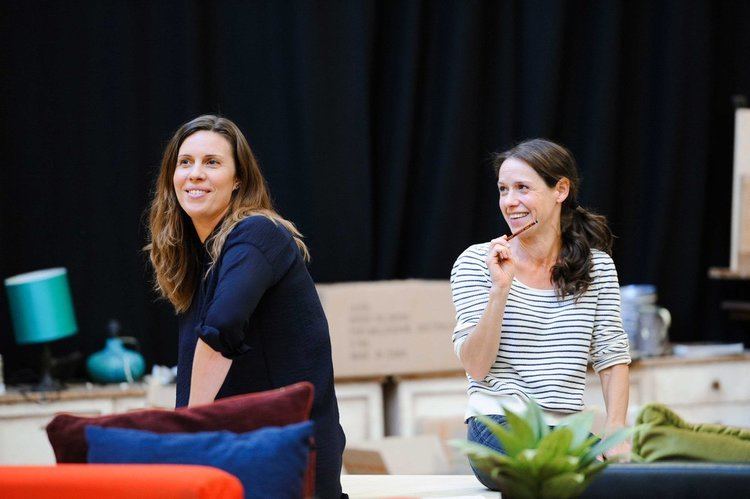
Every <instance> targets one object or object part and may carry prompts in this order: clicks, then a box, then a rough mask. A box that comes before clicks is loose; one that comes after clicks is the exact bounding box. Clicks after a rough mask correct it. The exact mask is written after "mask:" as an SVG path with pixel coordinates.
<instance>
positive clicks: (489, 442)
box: [466, 414, 507, 490]
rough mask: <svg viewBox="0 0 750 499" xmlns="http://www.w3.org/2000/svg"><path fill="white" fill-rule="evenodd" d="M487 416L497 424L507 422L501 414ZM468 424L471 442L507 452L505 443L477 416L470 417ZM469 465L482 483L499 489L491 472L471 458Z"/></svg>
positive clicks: (468, 434) (490, 487)
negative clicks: (484, 469) (478, 466)
mask: <svg viewBox="0 0 750 499" xmlns="http://www.w3.org/2000/svg"><path fill="white" fill-rule="evenodd" d="M486 417H488V418H490V419H492V421H494V422H495V423H497V424H500V425H503V426H505V425H506V424H507V423H506V422H505V416H501V415H499V414H489V415H487V416H486ZM468 425H469V429H468V432H467V437H466V438H467V439H468V440H469V441H470V442H475V443H478V444H482V445H486V446H487V447H491V448H492V449H494V450H496V451H498V452H501V453H503V454H505V449H503V445H502V444H501V443H500V441H499V440H498V439H497V438H495V435H493V434H492V432H491V431H490V429H489V428H487V427H486V426H485V425H483V424H482V423H480V422H479V421H477V419H476V418H469V421H468ZM469 465H470V466H471V470H472V471H473V472H474V476H476V477H477V480H479V481H480V482H481V483H482V485H484V486H485V487H487V488H488V489H490V490H497V486H496V485H495V484H494V483H493V481H492V479H491V478H490V476H489V474H487V473H485V472H484V471H482V470H480V469H479V468H477V467H476V466H474V463H473V462H472V461H471V459H469Z"/></svg>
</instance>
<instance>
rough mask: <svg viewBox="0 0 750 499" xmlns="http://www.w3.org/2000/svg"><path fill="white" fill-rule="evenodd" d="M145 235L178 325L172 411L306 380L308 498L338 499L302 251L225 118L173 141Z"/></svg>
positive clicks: (336, 457)
mask: <svg viewBox="0 0 750 499" xmlns="http://www.w3.org/2000/svg"><path fill="white" fill-rule="evenodd" d="M149 232H150V237H149V239H150V241H149V244H148V245H147V246H146V250H147V251H148V252H149V256H150V258H151V263H152V265H153V268H154V274H155V278H156V279H155V281H156V290H157V292H158V293H159V294H160V295H161V296H162V297H164V298H166V299H167V300H169V301H170V302H171V303H172V305H173V306H174V309H175V311H176V312H177V314H178V319H179V352H178V361H177V407H182V406H193V405H198V404H206V403H210V402H213V401H214V400H215V399H218V398H223V397H229V396H232V395H239V394H244V393H250V392H258V391H263V390H270V389H273V388H280V387H282V386H285V385H290V384H292V383H296V382H299V381H309V382H311V383H312V384H313V385H314V386H315V398H314V401H313V406H312V412H311V417H312V419H313V421H314V422H315V441H316V446H317V456H316V458H317V460H316V473H315V475H316V497H321V498H326V499H327V498H339V497H340V496H341V483H340V474H341V455H342V453H343V450H344V443H345V438H344V432H343V431H342V429H341V426H340V424H339V412H338V405H337V402H336V394H335V393H334V389H333V365H332V361H331V342H330V337H329V335H328V323H327V321H326V318H325V315H324V313H323V309H322V307H321V305H320V300H319V299H318V294H317V293H316V291H315V286H314V285H313V281H312V279H311V278H310V274H309V273H308V272H307V268H306V266H305V261H306V260H307V259H308V252H307V248H306V246H305V243H304V242H303V241H302V235H301V234H300V233H299V231H298V230H297V229H296V227H295V226H294V224H293V223H292V222H290V221H288V220H285V219H284V218H282V217H281V216H280V215H279V214H278V213H277V212H276V211H275V210H274V209H273V206H272V204H271V198H270V195H269V193H268V189H267V187H266V183H265V180H264V179H263V176H262V174H261V172H260V168H259V166H258V162H257V161H256V159H255V156H254V155H253V152H252V151H251V149H250V146H249V145H248V143H247V140H246V139H245V137H244V135H243V134H242V132H241V131H240V129H239V128H238V127H237V125H235V124H234V123H233V122H232V121H230V120H228V119H226V118H222V117H218V116H213V115H205V116H199V117H198V118H195V119H194V120H192V121H190V122H188V123H185V124H184V125H182V126H181V127H180V128H179V129H178V130H177V132H175V134H174V136H173V137H172V139H171V140H170V141H169V143H168V144H167V147H166V149H165V150H164V156H163V158H162V162H161V169H160V172H159V177H158V179H157V181H156V189H155V193H154V198H153V201H152V203H151V209H150V219H149Z"/></svg>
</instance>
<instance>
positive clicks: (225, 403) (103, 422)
mask: <svg viewBox="0 0 750 499" xmlns="http://www.w3.org/2000/svg"><path fill="white" fill-rule="evenodd" d="M313 390H314V388H313V385H312V383H308V382H307V381H303V382H301V383H295V384H293V385H289V386H286V387H284V388H279V389H276V390H269V391H266V392H258V393H249V394H246V395H237V396H234V397H228V398H224V399H221V400H217V401H216V402H213V403H211V404H206V405H200V406H195V407H190V408H187V407H183V408H180V409H176V410H167V409H146V410H141V411H132V412H127V413H122V414H108V415H106V416H98V417H84V416H75V415H73V414H58V415H56V416H55V417H54V419H52V421H50V423H49V424H48V425H47V436H48V437H49V441H50V443H51V444H52V449H53V450H54V451H55V458H56V459H57V462H58V463H85V462H86V453H87V451H88V445H87V444H86V437H85V435H84V428H85V427H86V426H88V425H97V426H104V427H109V428H131V429H136V430H148V431H153V432H155V433H176V432H180V433H192V432H198V431H218V430H228V431H233V432H235V433H244V432H247V431H252V430H256V429H258V428H262V427H264V426H285V425H288V424H293V423H300V422H302V421H307V420H308V419H310V410H311V409H312V403H313ZM314 470H315V456H314V453H313V454H312V455H311V458H310V466H309V467H308V473H307V477H306V481H307V485H308V487H309V485H310V482H312V483H313V484H314V472H315V471H314ZM308 490H309V489H308Z"/></svg>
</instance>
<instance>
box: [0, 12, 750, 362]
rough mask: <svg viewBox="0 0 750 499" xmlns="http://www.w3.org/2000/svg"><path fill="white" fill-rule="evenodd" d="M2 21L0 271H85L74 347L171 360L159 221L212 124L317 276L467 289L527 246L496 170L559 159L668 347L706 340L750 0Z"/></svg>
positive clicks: (2, 319)
mask: <svg viewBox="0 0 750 499" xmlns="http://www.w3.org/2000/svg"><path fill="white" fill-rule="evenodd" d="M0 28H2V29H1V34H0V37H1V38H0V71H1V74H2V76H0V84H1V85H2V87H1V88H0V113H2V114H1V115H0V126H2V151H3V158H4V160H3V161H2V175H1V176H0V178H2V191H3V193H2V197H0V224H1V226H0V244H1V245H2V246H1V248H0V252H1V253H0V256H1V258H0V276H2V277H7V276H10V275H13V274H16V273H20V272H25V271H30V270H34V269H38V268H44V267H49V266H58V265H61V266H65V267H67V268H68V270H69V276H70V280H71V285H72V290H73V295H74V301H75V306H76V311H77V316H78V321H79V326H80V332H79V334H78V335H77V336H76V337H74V338H72V339H69V340H65V341H63V342H61V345H58V346H57V349H58V350H62V351H64V350H66V349H68V350H70V349H74V348H78V349H80V350H82V351H83V352H84V353H86V354H88V353H90V352H92V351H95V350H97V349H99V348H100V347H101V346H102V344H103V338H104V330H105V324H106V321H107V319H109V318H112V317H114V318H118V319H119V320H120V321H121V322H122V323H123V324H124V327H125V332H126V333H129V334H132V335H134V336H136V337H138V338H139V339H140V340H141V342H142V345H143V351H144V353H145V354H146V357H147V359H148V360H149V361H151V362H159V363H170V364H171V363H174V362H175V357H176V330H175V320H174V316H173V314H172V313H171V312H170V309H169V307H168V306H167V305H166V304H164V303H163V302H155V295H154V294H153V293H152V292H151V290H150V277H149V272H148V268H147V266H146V260H145V258H144V256H143V254H142V253H141V251H140V248H141V247H142V245H143V244H144V240H145V231H144V224H143V221H144V220H143V213H144V210H145V209H146V207H147V204H148V200H149V192H150V190H151V186H152V182H153V179H154V177H155V174H156V167H157V165H158V163H159V159H160V154H161V149H162V147H163V146H164V144H165V143H166V141H167V140H168V139H169V137H170V135H171V133H172V132H173V131H174V129H175V128H176V127H177V126H178V125H179V124H181V123H182V122H184V121H186V120H188V119H190V118H192V117H194V116H196V115H198V114H201V113H206V112H220V113H223V114H225V115H226V116H228V117H230V118H232V119H233V120H235V121H236V122H238V124H239V125H240V126H241V128H242V129H243V130H244V131H245V133H246V134H247V136H248V138H249V140H250V142H251V145H252V146H253V148H254V150H255V152H256V153H257V155H258V156H259V158H260V160H261V164H262V167H263V170H264V173H265V175H266V177H267V179H268V180H269V183H270V186H271V190H272V193H273V195H274V198H275V201H276V204H277V206H278V208H279V210H280V212H281V213H282V214H283V215H284V216H286V217H288V218H290V219H291V220H293V221H294V222H296V223H297V224H298V226H299V227H300V229H301V230H302V232H303V233H304V234H305V235H306V236H307V239H308V242H309V245H310V247H311V250H312V254H313V261H312V264H311V272H312V274H313V276H314V277H315V278H316V280H317V281H320V282H331V281H345V280H370V279H392V278H406V277H418V278H439V279H447V278H448V276H449V272H450V268H451V265H452V263H453V261H454V259H455V258H456V256H457V255H458V254H459V253H460V252H461V251H462V250H463V249H464V248H465V247H466V246H468V245H469V244H471V243H475V242H481V241H486V240H489V239H490V238H491V237H493V236H497V235H499V234H500V233H502V232H504V231H505V230H506V227H505V226H504V224H503V222H502V220H501V217H500V215H499V213H498V209H497V199H496V191H495V187H494V180H493V177H492V174H491V171H490V166H489V162H488V157H489V154H490V153H491V152H492V151H495V150H498V149H502V148H506V147H508V146H510V145H512V144H513V143H514V142H516V141H518V140H521V139H524V138H531V137H538V136H543V137H548V138H551V139H554V140H558V141H561V142H562V143H564V144H566V145H567V146H568V147H570V148H571V149H572V151H573V152H574V154H575V155H576V157H577V159H578V162H579V166H580V168H581V173H582V177H583V182H584V183H583V194H582V204H584V205H586V206H589V207H592V208H594V209H595V210H597V211H599V212H601V213H603V214H605V215H607V216H608V217H609V219H610V221H611V224H612V228H613V230H614V232H615V233H616V235H617V236H618V239H617V242H616V245H615V253H614V258H615V261H616V263H617V265H618V269H619V272H620V280H621V283H623V284H626V283H636V282H651V283H655V284H657V285H658V288H659V294H660V301H661V303H662V304H663V305H665V306H667V307H668V308H669V309H670V310H671V311H672V312H673V316H674V319H675V320H674V325H673V328H672V337H673V339H677V340H699V339H706V338H707V337H709V336H710V334H709V333H707V331H708V330H709V324H708V323H709V317H710V309H711V307H713V306H715V304H713V305H711V304H707V303H706V286H708V281H707V278H706V270H707V268H708V266H709V265H727V263H728V246H729V216H730V202H731V175H732V147H733V145H732V144H733V108H732V105H731V103H730V97H731V96H732V95H734V94H742V93H744V94H750V65H749V64H748V60H747V54H748V53H750V4H749V3H748V2H729V1H726V2H710V1H703V2H690V1H673V2H670V1H662V2H613V1H597V2H574V1H570V2H562V1H504V2H479V1H471V2H470V1H425V2H416V1H403V2H381V1H354V0H351V1H329V2H303V1H266V2H239V1H238V2H230V1H225V2H198V1H183V2H179V1H159V2H134V1H105V2H93V1H92V2H83V3H81V2H38V1H16V2H3V3H2V5H1V6H0ZM11 331H12V329H11V324H10V319H9V314H8V309H7V301H6V298H5V294H4V293H3V294H2V296H1V297H0V353H2V354H3V356H4V357H5V360H6V373H11V374H12V373H14V372H17V371H20V370H21V369H22V368H24V367H33V366H34V364H35V362H36V360H37V357H38V350H36V349H34V348H32V347H23V348H19V347H17V346H15V344H14V341H13V336H12V333H11ZM448 338H449V332H446V341H449V339H448Z"/></svg>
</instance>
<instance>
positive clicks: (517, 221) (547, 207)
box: [497, 158, 569, 232]
mask: <svg viewBox="0 0 750 499" xmlns="http://www.w3.org/2000/svg"><path fill="white" fill-rule="evenodd" d="M568 184H569V183H568V181H567V179H562V180H561V181H560V182H558V184H557V186H555V187H548V186H547V184H546V183H545V182H544V179H542V177H541V176H540V175H539V174H538V173H537V172H536V171H535V170H534V169H533V168H532V167H530V166H529V165H528V164H526V162H524V161H522V160H520V159H517V158H508V159H506V160H505V161H503V164H502V165H501V166H500V171H499V172H498V176H497V188H498V190H499V192H500V211H501V212H502V214H503V217H504V218H505V221H506V222H507V223H508V226H509V227H510V230H511V231H512V232H516V231H518V230H519V229H521V228H523V227H524V226H526V225H528V224H529V223H531V222H532V221H534V219H537V220H539V223H540V224H547V223H552V224H554V223H557V224H559V220H560V209H561V206H562V202H563V201H564V200H565V198H566V197H567V196H568Z"/></svg>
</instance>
